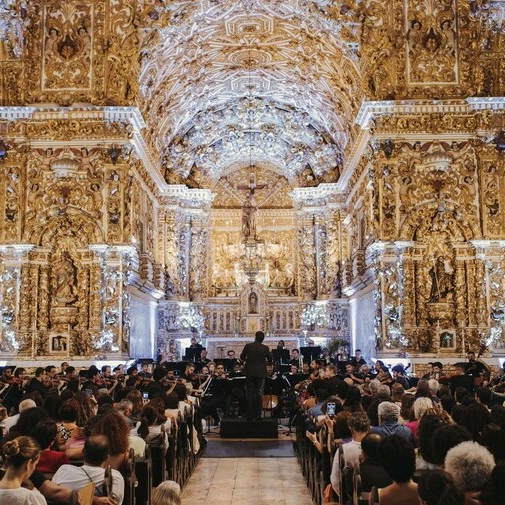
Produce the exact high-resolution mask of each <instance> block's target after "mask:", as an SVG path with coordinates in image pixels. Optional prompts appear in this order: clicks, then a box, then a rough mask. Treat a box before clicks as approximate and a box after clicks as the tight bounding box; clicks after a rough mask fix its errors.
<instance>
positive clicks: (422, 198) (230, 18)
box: [0, 0, 505, 359]
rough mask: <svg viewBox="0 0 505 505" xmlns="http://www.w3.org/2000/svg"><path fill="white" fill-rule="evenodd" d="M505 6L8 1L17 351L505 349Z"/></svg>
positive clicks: (482, 2) (7, 272)
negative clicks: (256, 343)
mask: <svg viewBox="0 0 505 505" xmlns="http://www.w3.org/2000/svg"><path fill="white" fill-rule="evenodd" d="M504 16H505V4H504V3H503V2H502V1H500V0H494V1H493V0H472V1H470V2H468V1H463V0H449V1H444V2H439V1H434V0H408V1H400V0H393V1H386V0H366V1H361V0H346V1H340V2H330V1H326V0H306V1H304V2H299V1H295V0H286V1H285V2H281V3H279V2H276V1H269V0H239V1H232V0H224V1H222V2H214V1H212V0H202V1H201V2H194V1H192V0H177V1H174V2H160V1H158V0H138V1H136V2H129V1H125V0H80V1H79V2H77V1H73V0H71V1H68V2H56V1H52V0H47V1H32V0H22V1H13V0H1V1H0V69H1V71H0V76H1V79H0V209H1V213H0V309H1V310H0V351H1V352H2V353H3V354H4V355H5V356H17V357H19V358H20V359H32V358H34V357H36V356H43V357H46V358H47V359H52V358H55V357H65V358H67V359H72V358H77V357H87V358H93V357H96V356H107V357H108V358H109V359H112V358H117V359H124V358H126V357H130V356H131V357H139V356H155V355H156V354H161V353H163V352H166V351H167V350H168V347H169V345H170V342H171V341H173V340H174V339H176V340H177V339H179V340H180V339H185V338H188V337H190V336H192V335H197V336H198V337H199V338H204V339H206V341H207V342H208V343H209V342H211V341H212V339H215V341H216V342H217V341H219V342H226V339H227V338H228V339H230V342H232V341H233V342H236V341H237V339H240V337H247V336H250V335H251V334H252V333H254V332H255V331H257V330H263V331H265V332H266V333H267V334H268V336H269V338H271V339H277V338H278V339H281V338H283V337H285V338H289V339H290V340H289V342H290V346H291V347H295V346H298V345H300V344H304V343H306V342H307V341H308V339H310V338H312V339H313V338H316V339H319V340H318V341H320V342H326V341H328V340H329V339H332V338H339V339H343V340H344V341H345V340H346V339H347V340H349V342H350V343H351V346H352V347H354V348H356V347H360V348H361V349H362V350H363V351H364V353H365V354H366V355H367V356H369V357H370V356H377V355H387V354H388V353H393V354H394V355H398V354H402V355H403V354H405V353H408V354H410V355H418V356H432V355H438V356H440V355H441V354H442V355H445V356H454V355H461V354H462V353H464V351H465V349H476V348H477V349H478V348H479V347H480V346H481V344H483V343H484V344H485V345H486V346H487V348H488V350H489V352H492V353H494V354H496V355H500V354H502V353H504V352H505V350H504V346H505V344H504V333H503V329H504V324H505V254H504V253H505V212H504V209H505V207H504V205H505V202H504V198H505V196H504V195H505V191H504V188H503V184H504V171H505V163H504V157H505V116H504V107H505V98H503V94H504V93H503V90H504V75H505V74H504V63H503V58H502V55H503V50H504V47H503V46H504V26H503V19H504ZM230 345H231V344H230Z"/></svg>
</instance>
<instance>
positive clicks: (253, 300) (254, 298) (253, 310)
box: [249, 291, 258, 314]
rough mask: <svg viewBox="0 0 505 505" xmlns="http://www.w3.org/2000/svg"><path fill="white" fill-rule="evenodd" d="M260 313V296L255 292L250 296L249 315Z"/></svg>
mask: <svg viewBox="0 0 505 505" xmlns="http://www.w3.org/2000/svg"><path fill="white" fill-rule="evenodd" d="M257 313H258V295H257V294H256V293H255V292H254V291H253V292H252V293H251V294H250V295H249V314H257Z"/></svg>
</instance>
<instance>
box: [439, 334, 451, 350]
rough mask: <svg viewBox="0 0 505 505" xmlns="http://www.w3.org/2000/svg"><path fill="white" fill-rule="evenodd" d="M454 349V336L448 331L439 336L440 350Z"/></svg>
mask: <svg viewBox="0 0 505 505" xmlns="http://www.w3.org/2000/svg"><path fill="white" fill-rule="evenodd" d="M453 347H454V335H453V334H452V333H451V332H449V331H444V332H442V333H441V334H440V348H441V349H451V348H453Z"/></svg>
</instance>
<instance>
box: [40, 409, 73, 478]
mask: <svg viewBox="0 0 505 505" xmlns="http://www.w3.org/2000/svg"><path fill="white" fill-rule="evenodd" d="M57 431H58V428H57V426H56V422H55V421H53V420H52V419H45V420H43V421H39V422H38V423H37V424H36V425H35V427H34V428H33V430H32V431H31V436H32V437H33V439H34V440H35V441H36V442H37V443H38V444H39V446H40V448H41V453H40V459H39V462H38V464H37V470H38V471H39V472H42V473H46V474H53V473H55V472H56V470H58V468H59V467H60V466H61V465H65V464H68V463H70V461H69V459H68V458H67V455H66V454H65V453H64V452H62V451H54V450H52V449H51V446H52V445H53V444H54V442H55V440H56V434H57Z"/></svg>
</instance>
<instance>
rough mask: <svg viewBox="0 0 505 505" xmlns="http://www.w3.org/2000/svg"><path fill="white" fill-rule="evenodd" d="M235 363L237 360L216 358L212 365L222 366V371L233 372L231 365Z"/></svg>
mask: <svg viewBox="0 0 505 505" xmlns="http://www.w3.org/2000/svg"><path fill="white" fill-rule="evenodd" d="M236 361H237V359H236V358H235V359H230V358H218V359H215V360H214V363H215V364H216V365H223V366H224V369H225V370H226V371H227V372H230V371H232V370H233V365H234V363H235V362H236Z"/></svg>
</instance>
